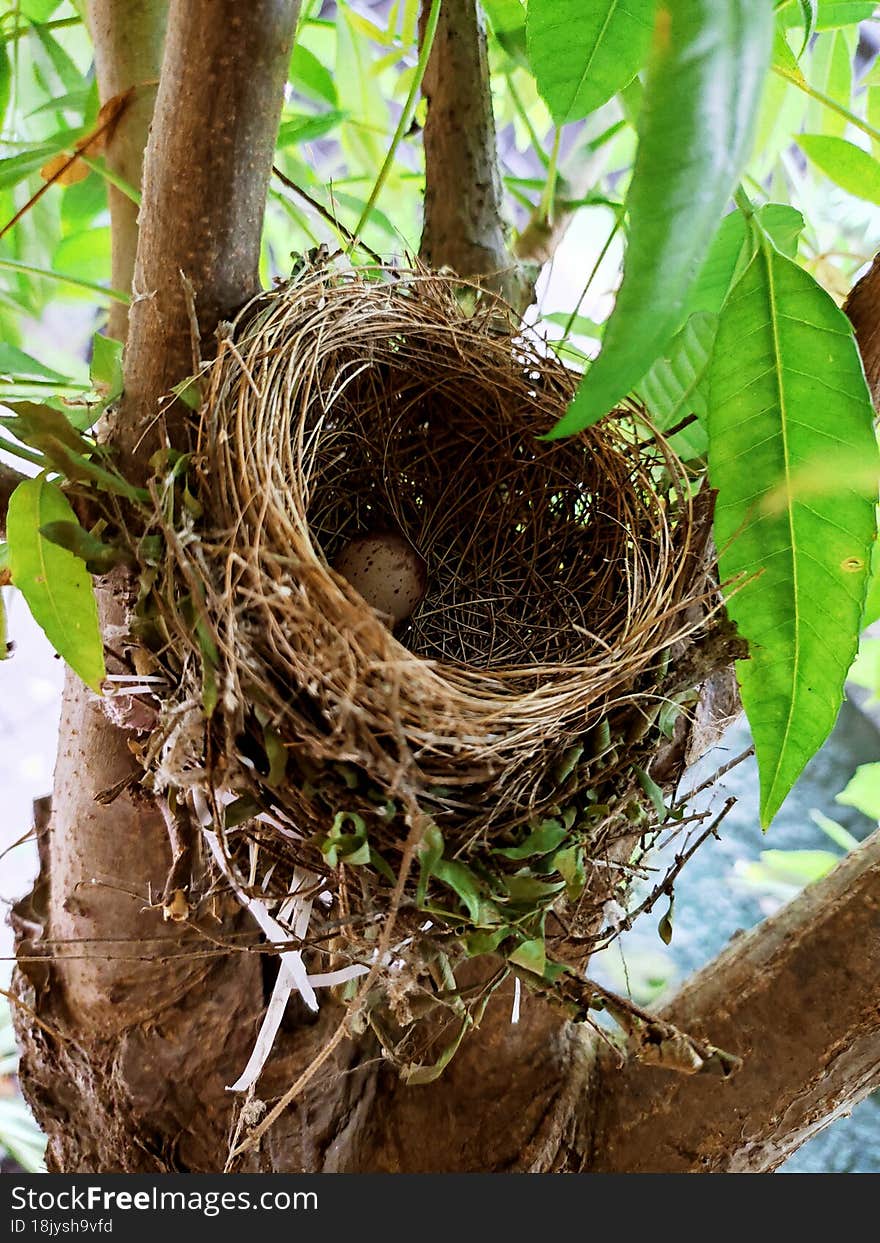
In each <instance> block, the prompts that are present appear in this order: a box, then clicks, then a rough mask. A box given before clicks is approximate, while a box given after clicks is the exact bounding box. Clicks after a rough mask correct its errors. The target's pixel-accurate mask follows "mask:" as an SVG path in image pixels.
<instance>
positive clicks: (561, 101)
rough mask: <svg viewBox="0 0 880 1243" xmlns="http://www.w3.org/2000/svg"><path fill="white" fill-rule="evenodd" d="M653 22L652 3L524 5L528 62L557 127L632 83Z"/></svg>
mask: <svg viewBox="0 0 880 1243" xmlns="http://www.w3.org/2000/svg"><path fill="white" fill-rule="evenodd" d="M653 20H654V0H593V2H592V3H589V4H584V2H583V0H529V7H528V17H527V22H526V33H527V39H528V51H529V60H530V62H531V66H532V71H533V73H534V75H535V78H536V80H537V83H538V89H539V91H540V92H541V94H542V95H543V97H544V99H545V101H546V102H547V105H548V107H549V108H550V111H551V112H552V114H553V119H554V120H555V121H556V123H557V124H558V125H564V124H566V122H568V121H577V120H579V119H580V118H581V117H585V116H587V115H588V113H590V112H594V111H595V110H596V108H599V107H601V105H602V104H604V103H607V102H608V100H609V99H611V97H612V96H613V95H616V94H617V92H618V91H620V90H623V88H624V87H625V86H627V85H628V83H630V82H631V81H632V79H633V78H634V77H635V76H636V74H637V73H638V71H639V69H641V67H642V62H643V61H644V59H645V56H646V54H647V51H648V47H649V45H650V41H651V31H652V27H653Z"/></svg>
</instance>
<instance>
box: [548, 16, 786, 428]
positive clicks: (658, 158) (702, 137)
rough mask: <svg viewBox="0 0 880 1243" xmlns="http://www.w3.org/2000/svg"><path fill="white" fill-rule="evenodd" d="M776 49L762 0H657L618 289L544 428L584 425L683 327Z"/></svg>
mask: <svg viewBox="0 0 880 1243" xmlns="http://www.w3.org/2000/svg"><path fill="white" fill-rule="evenodd" d="M772 46H773V11H772V9H771V8H770V6H769V4H768V3H767V0H665V2H664V3H663V4H662V5H661V6H660V7H659V9H658V16H657V29H656V33H655V40H654V49H653V53H652V56H651V60H650V62H649V66H648V76H647V83H646V87H645V98H644V103H643V105H642V110H641V113H640V116H639V125H638V132H639V146H638V151H637V153H636V162H635V169H634V171H633V177H632V183H631V185H630V190H629V195H628V198H627V210H628V213H629V220H630V234H629V239H630V240H629V245H628V248H627V253H626V260H625V264H624V274H623V282H622V284H621V287H620V291H619V292H618V295H617V302H616V305H615V307H614V310H613V312H612V313H611V317H610V319H609V320H608V324H607V327H606V330H605V338H604V345H603V348H602V352H601V353H600V354H599V357H598V358H597V359H596V361H595V362H594V363H593V365H592V366H591V367H590V369H589V371H588V372H587V374H586V376H585V377H584V379H583V380H582V381H581V383H580V386H579V388H578V391H577V393H576V395H575V398H574V401H573V402H572V404H571V405H570V406H569V408H568V410H567V411H566V413H565V415H563V417H562V418H561V419H560V421H559V422H558V423H557V424H556V426H555V427H554V428H553V430H552V431H551V433H550V438H551V439H553V438H556V437H559V436H567V435H571V434H572V433H574V432H577V431H580V430H581V429H582V428H585V427H591V426H592V425H593V424H594V423H596V422H597V421H598V420H599V419H600V418H601V417H602V416H603V415H604V414H606V413H607V412H608V411H609V410H610V409H612V407H613V406H614V405H615V403H616V402H618V401H619V400H620V399H621V398H622V397H624V396H625V395H626V394H627V393H629V392H630V391H631V390H632V389H633V388H634V387H635V385H637V384H638V382H639V380H641V378H642V377H643V376H644V375H645V373H646V372H647V371H648V370H649V368H650V367H651V365H652V364H653V362H654V360H655V359H656V358H658V357H659V356H660V354H661V353H662V351H663V350H664V349H665V347H666V346H667V345H668V343H669V341H670V338H671V337H672V336H673V334H674V333H675V332H676V330H677V329H678V328H679V326H680V324H681V319H682V315H683V312H684V307H685V303H686V300H687V297H688V293H689V292H690V290H691V287H692V286H693V284H694V281H695V279H696V277H697V276H698V274H699V271H700V267H701V265H702V263H703V261H704V259H705V258H706V252H707V251H708V249H709V246H710V243H711V241H712V238H713V237H714V235H715V232H716V230H717V229H718V225H719V223H720V221H721V217H722V214H723V212H724V208H725V205H726V204H727V202H728V200H729V198H730V196H731V194H732V192H733V189H734V187H735V185H736V181H737V177H738V175H739V172H740V169H741V168H742V165H743V163H744V162H745V160H746V158H747V156H748V154H749V150H750V148H751V141H752V131H753V128H754V122H755V117H756V113H757V110H758V106H759V104H760V101H761V94H762V91H763V87H764V80H765V78H766V75H767V70H768V67H769V64H770V53H771V49H772Z"/></svg>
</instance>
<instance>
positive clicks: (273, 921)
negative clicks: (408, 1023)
mask: <svg viewBox="0 0 880 1243" xmlns="http://www.w3.org/2000/svg"><path fill="white" fill-rule="evenodd" d="M192 795H193V807H194V809H195V812H196V815H197V817H198V819H199V821H200V823H201V825H202V828H203V830H204V834H205V839H206V841H207V843H208V845H209V847H210V849H211V854H212V855H213V857H214V862H215V863H216V864H217V867H218V868H219V869H220V871H221V872H222V873H223V875H224V876H225V877H226V879H227V881H228V882H229V884H230V886H231V888H232V890H233V892H234V893H235V896H236V897H237V898H238V900H239V902H240V903H241V904H242V906H244V907H245V908H246V909H247V910H248V911H249V912H250V913H251V915H253V917H254V919H255V920H256V921H257V923H258V924H259V925H260V928H261V929H262V931H263V933H264V935H265V936H266V938H267V940H269V941H271V942H272V943H273V944H284V942H286V941H290V940H296V941H299V942H300V943H302V942H303V941H304V940H305V939H306V937H307V936H308V931H309V921H310V919H311V914H312V899H311V898H298V897H297V896H296V894H292V895H291V896H290V897H289V898H287V899H286V900H285V902H284V903H283V904H282V906H281V909H280V910H279V912H278V917H277V918H276V917H274V916H273V915H271V914H270V913H269V908H268V906H267V904H266V903H265V902H263V901H261V900H260V899H259V898H252V897H251V896H250V895H249V894H248V893H247V892H246V890H245V889H244V887H243V886H242V885H241V883H240V881H239V879H238V878H237V877H236V875H235V873H234V871H233V869H232V867H231V865H230V862H229V860H228V859H227V857H226V854H225V853H224V850H223V847H222V846H221V844H220V839H219V838H218V836H217V834H216V833H215V832H213V831H212V830H210V829H209V828H208V827H207V826H208V825H210V824H211V823H212V821H213V818H212V816H211V812H210V809H209V807H208V804H207V800H206V799H205V796H204V794H203V793H202V791H201V790H200V789H194V790H193V791H192ZM294 879H295V882H296V883H297V885H298V887H299V888H301V889H304V890H305V889H308V888H309V886H311V885H312V884H313V883H314V880H315V878H314V877H313V876H311V875H310V874H309V873H307V872H305V871H299V872H297V873H296V874H295V877H294ZM278 959H279V966H278V976H277V978H276V980H275V987H274V988H273V989H272V996H271V998H270V999H269V1004H268V1006H267V1007H266V1013H265V1014H264V1016H263V1021H262V1023H261V1024H260V1030H259V1032H258V1033H257V1038H256V1040H255V1042H254V1047H253V1050H252V1052H251V1055H250V1057H249V1058H248V1061H247V1065H246V1066H245V1068H244V1070H243V1071H242V1072H241V1074H240V1075H239V1077H238V1079H236V1081H235V1083H233V1084H230V1085H229V1087H228V1089H227V1090H228V1091H230V1092H245V1091H247V1089H248V1088H249V1087H251V1086H252V1085H253V1084H254V1083H256V1081H257V1080H258V1079H259V1077H260V1075H261V1074H262V1071H263V1067H264V1066H265V1065H266V1062H267V1061H268V1058H269V1054H270V1053H271V1052H272V1047H273V1045H274V1043H275V1037H276V1036H277V1034H278V1028H279V1027H280V1026H281V1019H282V1017H283V1016H284V1011H285V1008H286V1006H287V1002H288V999H289V998H290V994H291V993H292V992H297V993H299V995H300V997H302V999H303V1001H304V1002H305V1004H306V1005H307V1006H308V1007H309V1009H310V1010H317V1009H318V999H317V997H316V995H315V989H316V988H333V987H334V986H335V985H337V984H345V983H347V981H348V980H354V979H357V977H358V976H361V975H366V974H367V972H368V971H369V967H366V966H364V965H363V964H360V963H355V964H352V965H351V966H348V967H343V968H341V969H340V970H338V971H329V972H323V973H319V974H317V975H312V976H310V975H309V974H308V972H307V971H306V968H305V963H304V962H303V957H302V953H301V952H300V951H299V950H282V951H281V952H280V953H279V955H278Z"/></svg>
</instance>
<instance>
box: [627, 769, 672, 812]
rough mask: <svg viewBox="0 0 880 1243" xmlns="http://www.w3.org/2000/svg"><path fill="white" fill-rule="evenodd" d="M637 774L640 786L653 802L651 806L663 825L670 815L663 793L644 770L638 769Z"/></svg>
mask: <svg viewBox="0 0 880 1243" xmlns="http://www.w3.org/2000/svg"><path fill="white" fill-rule="evenodd" d="M635 774H636V776H637V777H638V779H639V785H640V786H641V787H642V789H643V790H644V791H645V793H646V794H647V796H648V798H649V799H650V800H651V805H652V807H653V808H654V812H655V814H656V816H657V819H658V821H659V822H660V824H662V823H663V822H664V820H665V819H666V817H667V815H668V814H669V809H668V808H667V806H666V803H665V801H664V799H663V791H662V790H661V789H660V787H659V786H658V785H657V782H656V781H655V780H654V779H653V777H651V776H650V774H649V773H647V772H646V771H645V769H644V768H636V769H635Z"/></svg>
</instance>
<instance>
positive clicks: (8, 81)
mask: <svg viewBox="0 0 880 1243" xmlns="http://www.w3.org/2000/svg"><path fill="white" fill-rule="evenodd" d="M11 87H12V64H11V62H10V60H9V52H8V51H7V48H6V44H5V43H0V129H5V128H6V127H5V125H4V124H3V123H4V121H5V120H6V109H7V108H8V107H9V95H10V90H11Z"/></svg>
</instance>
